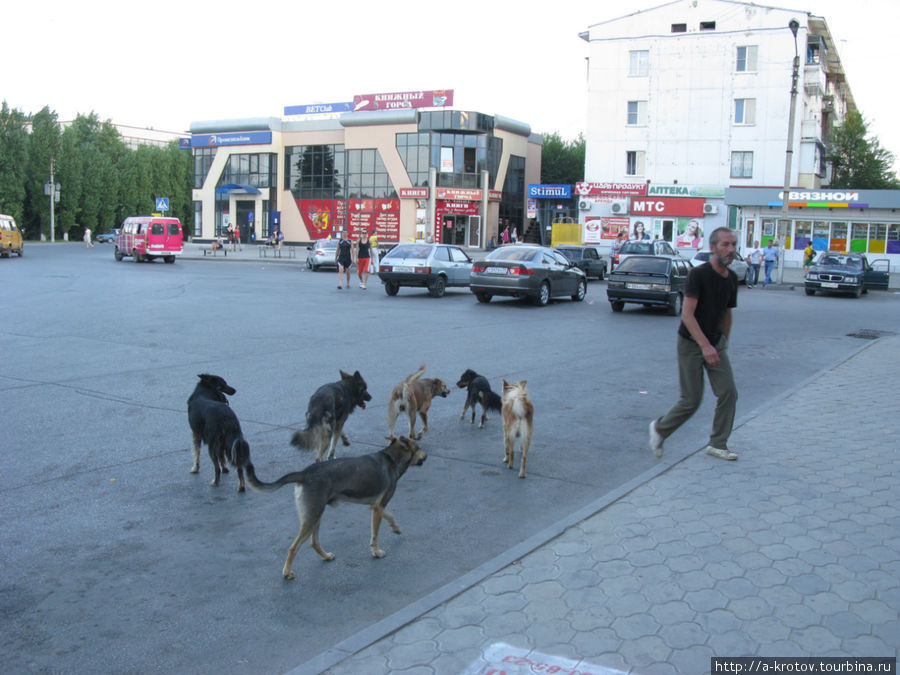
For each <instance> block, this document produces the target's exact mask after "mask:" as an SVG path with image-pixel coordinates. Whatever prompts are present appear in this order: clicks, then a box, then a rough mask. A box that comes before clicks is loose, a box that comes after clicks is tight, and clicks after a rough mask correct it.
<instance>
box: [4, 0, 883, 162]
mask: <svg viewBox="0 0 900 675" xmlns="http://www.w3.org/2000/svg"><path fill="white" fill-rule="evenodd" d="M660 4H663V2H662V0H620V1H618V2H614V1H608V0H556V1H555V2H546V3H540V4H538V3H534V4H532V3H511V2H491V1H490V0H488V1H485V0H478V1H475V0H453V2H446V3H423V2H421V0H383V1H382V2H371V1H369V0H365V1H363V0H343V1H340V2H335V1H330V2H328V1H315V0H314V1H313V2H294V3H287V2H283V1H276V0H255V1H254V2H244V1H242V2H235V1H234V0H217V1H216V2H211V1H209V0H180V1H178V2H175V1H174V0H158V1H157V2H154V3H147V4H137V3H136V4H130V5H129V4H127V3H124V4H123V3H121V2H119V1H116V2H112V1H109V0H84V1H83V2H69V1H68V0H66V1H62V0H43V1H42V2H39V3H25V2H15V3H7V6H6V7H5V8H4V9H3V28H4V30H3V52H4V63H3V66H2V71H0V98H2V99H3V100H6V102H7V103H8V104H9V105H10V106H11V107H14V108H18V109H20V110H22V111H23V112H26V113H30V112H37V111H38V110H40V109H41V108H42V107H43V106H44V105H49V106H50V107H51V108H52V109H53V110H55V111H56V112H57V114H58V115H59V118H60V119H61V120H68V119H72V118H73V117H74V116H75V115H76V114H77V113H89V112H91V111H93V112H96V113H97V114H98V115H99V116H100V118H101V119H111V120H112V121H113V122H116V123H118V124H128V125H132V126H140V127H153V128H156V129H163V130H167V131H186V130H187V129H188V127H189V126H190V123H191V122H192V121H199V120H212V119H232V118H244V117H268V116H273V117H281V116H282V113H283V110H284V107H285V106H288V105H300V104H307V103H329V102H339V101H349V100H352V98H353V95H354V94H369V93H380V92H394V91H413V90H419V89H424V90H430V89H453V90H454V108H457V109H465V110H477V111H479V112H484V113H489V114H500V115H505V116H507V117H512V118H514V119H517V120H520V121H522V122H526V123H528V124H530V125H531V128H532V130H533V131H536V132H541V133H546V132H551V131H558V132H559V133H560V134H561V135H562V136H563V137H564V138H575V137H576V136H577V134H578V133H579V132H580V131H583V130H584V128H585V118H586V106H587V103H586V101H587V96H586V68H585V57H586V56H587V52H588V45H587V43H586V42H584V41H583V40H581V39H580V38H579V37H578V33H580V32H582V31H585V30H586V29H587V27H588V26H590V25H591V24H593V23H597V22H600V21H604V20H606V19H610V18H615V17H617V16H622V15H624V14H628V13H630V12H632V11H636V10H639V9H646V8H649V7H655V6H657V5H660ZM758 4H763V3H758ZM771 4H773V5H776V6H781V7H790V8H796V9H797V10H798V13H799V12H800V11H801V10H809V11H812V12H813V13H814V14H817V15H821V16H824V17H825V19H826V21H827V22H828V25H829V28H830V29H831V32H832V35H833V36H834V39H835V43H836V45H837V48H838V52H839V54H840V57H841V59H842V61H843V63H844V69H845V72H846V74H847V78H848V82H849V84H850V87H851V90H852V91H853V96H854V98H855V100H856V103H857V106H858V107H859V109H860V111H861V112H862V113H863V115H864V116H865V118H866V119H867V121H868V122H869V131H870V133H873V134H875V135H876V136H878V138H879V140H880V141H881V143H882V145H884V146H885V147H886V148H887V149H888V150H890V151H891V152H892V153H894V155H895V156H897V157H898V158H900V125H898V124H896V122H895V121H894V120H895V118H896V117H897V108H898V106H897V103H898V101H900V94H898V87H897V85H896V77H895V74H894V72H893V68H894V59H893V58H891V57H890V56H889V55H890V54H891V53H892V52H890V49H889V46H890V44H891V43H892V42H893V40H895V39H896V35H895V32H894V31H895V30H896V27H897V26H898V25H900V1H898V0H855V1H853V2H848V1H847V0H815V1H813V0H786V1H785V2H773V3H771ZM138 8H139V9H138ZM790 39H791V38H790V32H789V31H788V30H787V29H785V40H790ZM886 55H887V56H888V58H885V56H886ZM789 90H790V74H789V73H785V103H787V100H788V98H789Z"/></svg>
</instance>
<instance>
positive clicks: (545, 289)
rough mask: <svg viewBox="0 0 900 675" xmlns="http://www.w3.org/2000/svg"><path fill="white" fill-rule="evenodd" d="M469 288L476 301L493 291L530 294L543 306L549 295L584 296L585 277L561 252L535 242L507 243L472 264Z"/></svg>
mask: <svg viewBox="0 0 900 675" xmlns="http://www.w3.org/2000/svg"><path fill="white" fill-rule="evenodd" d="M469 289H470V290H471V291H472V292H473V293H474V294H475V297H476V298H478V302H490V301H491V298H492V297H493V296H495V295H506V296H513V297H517V298H531V299H532V300H533V301H534V303H535V304H536V305H538V306H541V307H543V306H544V305H546V304H547V303H548V302H550V298H559V297H570V298H572V300H575V301H581V300H584V296H585V295H586V294H587V277H586V276H585V274H584V272H583V271H582V270H580V269H579V268H578V267H576V266H575V264H574V263H572V262H571V261H569V260H568V259H567V258H566V257H565V256H564V255H562V254H561V253H559V252H557V251H554V250H553V249H552V248H547V247H546V246H537V245H536V244H510V245H506V246H501V247H500V248H497V249H494V250H493V251H491V252H490V253H488V255H487V256H486V257H485V258H484V259H483V260H479V261H478V262H476V263H475V264H474V265H472V275H471V277H470V278H469Z"/></svg>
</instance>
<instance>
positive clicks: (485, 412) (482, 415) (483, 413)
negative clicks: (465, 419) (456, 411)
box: [472, 403, 487, 429]
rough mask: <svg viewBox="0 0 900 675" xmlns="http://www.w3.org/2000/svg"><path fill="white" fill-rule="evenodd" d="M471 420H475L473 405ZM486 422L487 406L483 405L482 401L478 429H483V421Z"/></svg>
mask: <svg viewBox="0 0 900 675" xmlns="http://www.w3.org/2000/svg"><path fill="white" fill-rule="evenodd" d="M472 421H473V422H474V421H475V406H472ZM485 422H487V408H485V407H484V403H482V404H481V424H479V425H478V428H479V429H484V423H485Z"/></svg>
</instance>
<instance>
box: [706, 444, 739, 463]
mask: <svg viewBox="0 0 900 675" xmlns="http://www.w3.org/2000/svg"><path fill="white" fill-rule="evenodd" d="M706 454H707V455H712V456H713V457H718V458H719V459H730V460H735V459H737V453H736V452H732V451H731V450H729V449H728V448H714V447H713V446H711V445H707V446H706Z"/></svg>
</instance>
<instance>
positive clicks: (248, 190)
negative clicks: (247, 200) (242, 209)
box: [216, 183, 260, 195]
mask: <svg viewBox="0 0 900 675" xmlns="http://www.w3.org/2000/svg"><path fill="white" fill-rule="evenodd" d="M216 194H217V195H227V194H239V195H258V194H260V192H259V189H258V188H255V187H253V186H252V185H240V184H238V183H228V184H226V185H220V186H219V187H217V188H216Z"/></svg>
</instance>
